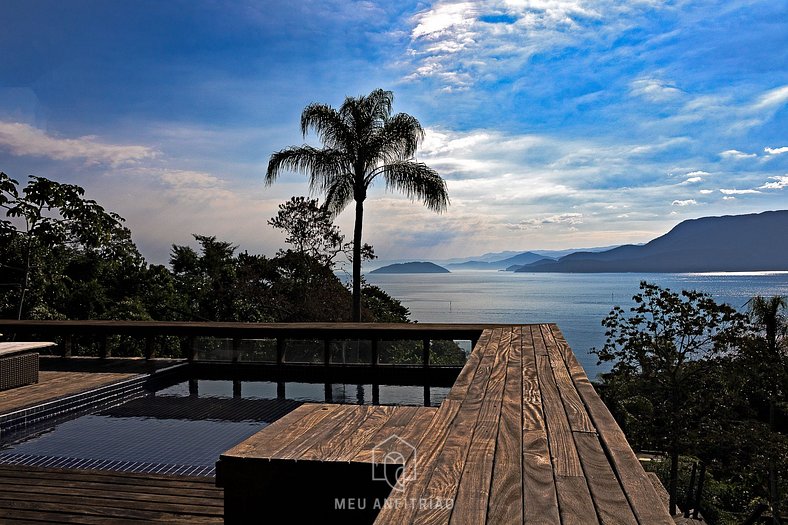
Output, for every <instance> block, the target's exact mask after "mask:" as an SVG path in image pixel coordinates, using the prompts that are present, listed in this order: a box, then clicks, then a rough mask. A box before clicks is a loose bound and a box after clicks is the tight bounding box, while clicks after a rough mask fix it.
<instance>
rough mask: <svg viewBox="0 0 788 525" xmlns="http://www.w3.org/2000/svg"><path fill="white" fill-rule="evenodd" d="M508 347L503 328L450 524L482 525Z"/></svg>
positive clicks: (509, 332) (507, 333) (508, 337)
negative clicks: (479, 524)
mask: <svg viewBox="0 0 788 525" xmlns="http://www.w3.org/2000/svg"><path fill="white" fill-rule="evenodd" d="M511 348H512V330H511V329H504V330H503V333H502V336H501V342H500V345H499V347H498V351H497V352H496V358H495V364H494V365H493V370H492V372H491V374H490V379H489V382H488V384H487V391H486V393H485V395H484V400H483V401H482V408H481V412H480V413H479V419H478V421H477V424H476V429H475V431H474V434H473V440H472V441H471V442H470V447H469V450H468V459H467V461H466V463H465V467H464V469H463V471H462V480H461V483H460V486H459V488H458V490H457V498H456V499H455V501H454V507H453V509H452V512H451V520H450V523H452V524H456V525H460V524H465V523H470V524H476V523H483V522H484V521H485V519H486V516H487V505H488V503H489V497H490V484H491V482H492V474H493V472H492V471H493V460H494V457H495V456H494V455H495V447H496V440H497V439H498V426H499V425H498V422H499V420H500V417H501V407H502V405H503V392H504V385H505V382H506V370H507V367H508V362H509V354H510V353H511Z"/></svg>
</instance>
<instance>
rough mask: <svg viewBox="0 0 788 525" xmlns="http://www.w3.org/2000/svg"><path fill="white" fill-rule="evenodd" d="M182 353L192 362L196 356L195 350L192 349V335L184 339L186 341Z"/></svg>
mask: <svg viewBox="0 0 788 525" xmlns="http://www.w3.org/2000/svg"><path fill="white" fill-rule="evenodd" d="M183 353H184V354H185V355H186V359H187V360H188V361H190V362H191V361H194V358H195V357H196V355H197V349H196V348H195V347H194V336H193V335H190V336H188V337H186V340H185V341H184V342H183Z"/></svg>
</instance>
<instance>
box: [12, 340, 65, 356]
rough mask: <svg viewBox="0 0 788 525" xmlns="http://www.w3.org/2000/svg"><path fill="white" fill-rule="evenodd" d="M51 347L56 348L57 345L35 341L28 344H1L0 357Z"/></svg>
mask: <svg viewBox="0 0 788 525" xmlns="http://www.w3.org/2000/svg"><path fill="white" fill-rule="evenodd" d="M50 346H56V344H55V343H48V342H45V341H33V342H26V343H0V356H7V355H12V354H16V353H18V352H26V351H30V350H40V349H41V348H47V347H50Z"/></svg>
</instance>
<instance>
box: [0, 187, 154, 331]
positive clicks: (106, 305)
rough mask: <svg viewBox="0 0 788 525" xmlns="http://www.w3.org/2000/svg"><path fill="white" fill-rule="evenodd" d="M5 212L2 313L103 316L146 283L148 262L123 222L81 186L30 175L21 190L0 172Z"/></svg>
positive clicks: (0, 231)
mask: <svg viewBox="0 0 788 525" xmlns="http://www.w3.org/2000/svg"><path fill="white" fill-rule="evenodd" d="M0 208H3V209H4V210H5V215H6V217H7V219H4V220H2V223H1V224H0V257H1V259H0V264H2V267H3V270H4V271H3V275H4V277H5V279H4V282H3V283H2V285H3V289H2V290H0V294H2V297H1V298H0V309H2V310H1V311H2V315H3V316H5V317H11V316H14V317H16V318H18V319H22V318H31V317H32V318H62V317H65V318H71V319H81V318H87V317H92V318H101V317H103V316H105V315H111V310H112V308H113V305H116V304H117V303H118V302H119V301H122V300H124V299H125V298H127V297H128V296H129V295H132V294H133V291H130V290H129V286H130V285H136V284H138V283H140V282H141V279H140V277H139V274H140V272H143V271H144V266H145V265H144V260H143V259H142V256H141V255H140V254H139V252H138V251H137V249H136V247H135V246H134V243H133V242H132V241H131V232H130V231H129V230H128V228H126V227H124V226H123V224H122V223H123V218H122V217H120V216H119V215H117V214H115V213H111V212H106V211H105V210H104V208H102V207H101V206H99V205H98V204H97V203H96V202H95V201H93V200H89V199H85V198H84V190H83V189H82V188H80V187H79V186H75V185H71V184H62V183H58V182H55V181H51V180H49V179H45V178H43V177H35V176H31V177H30V181H29V182H28V184H27V186H25V187H24V188H22V189H20V188H19V183H18V182H17V181H16V180H14V179H11V178H10V177H8V176H7V175H6V174H5V173H0ZM130 292H131V293H130ZM12 309H13V314H12Z"/></svg>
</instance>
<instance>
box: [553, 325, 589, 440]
mask: <svg viewBox="0 0 788 525" xmlns="http://www.w3.org/2000/svg"><path fill="white" fill-rule="evenodd" d="M539 329H540V332H541V334H542V338H543V339H544V341H545V345H546V346H547V354H548V356H549V357H550V366H551V367H552V369H553V377H554V378H555V384H556V386H557V387H558V392H559V393H560V394H561V401H562V402H563V403H564V411H565V412H566V417H567V419H568V420H569V428H570V429H572V431H573V432H596V427H594V424H593V423H592V422H591V418H590V417H589V416H588V412H587V411H586V407H585V405H584V404H583V401H582V400H581V399H580V395H579V394H578V393H577V388H576V387H575V385H574V383H573V382H572V376H571V375H570V372H569V369H568V367H567V364H566V358H565V357H564V356H565V355H566V349H565V348H562V346H566V347H568V345H567V344H566V341H564V340H563V338H562V339H561V340H560V341H559V340H557V339H556V338H555V336H554V335H553V332H552V330H551V327H550V326H548V325H542V326H540V327H539Z"/></svg>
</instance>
